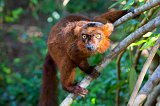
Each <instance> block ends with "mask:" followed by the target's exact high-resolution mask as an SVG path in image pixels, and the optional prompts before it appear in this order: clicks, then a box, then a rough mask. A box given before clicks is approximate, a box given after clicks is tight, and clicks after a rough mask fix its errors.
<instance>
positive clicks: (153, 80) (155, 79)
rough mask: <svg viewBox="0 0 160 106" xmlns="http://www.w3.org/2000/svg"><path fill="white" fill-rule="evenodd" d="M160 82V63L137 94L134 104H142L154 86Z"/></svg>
mask: <svg viewBox="0 0 160 106" xmlns="http://www.w3.org/2000/svg"><path fill="white" fill-rule="evenodd" d="M159 82H160V64H159V66H158V67H157V68H156V70H155V71H154V73H153V74H152V75H151V77H150V78H149V79H148V81H147V82H146V83H145V85H144V86H143V87H142V89H141V90H140V92H139V94H138V95H137V97H136V99H135V101H134V104H133V106H141V105H142V104H143V102H144V101H145V99H146V98H147V96H148V95H149V94H150V92H151V91H152V90H153V88H154V87H155V86H156V85H157V84H158V83H159Z"/></svg>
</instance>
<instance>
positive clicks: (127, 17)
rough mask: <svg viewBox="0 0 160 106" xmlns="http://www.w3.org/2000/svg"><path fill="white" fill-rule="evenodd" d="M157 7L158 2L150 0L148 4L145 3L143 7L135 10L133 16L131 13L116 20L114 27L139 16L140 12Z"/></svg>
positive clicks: (159, 2)
mask: <svg viewBox="0 0 160 106" xmlns="http://www.w3.org/2000/svg"><path fill="white" fill-rule="evenodd" d="M157 5H160V0H150V1H149V2H147V3H146V4H144V5H143V6H141V7H139V8H137V9H135V12H134V14H133V13H132V12H130V13H128V14H127V15H125V16H123V17H121V18H120V19H118V20H117V21H116V22H115V23H114V26H118V25H120V24H122V23H124V22H125V21H127V20H129V19H131V18H132V17H134V16H136V15H139V14H141V13H142V12H144V11H146V10H149V9H150V8H152V7H155V6H157Z"/></svg>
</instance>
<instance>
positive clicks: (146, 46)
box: [140, 37, 158, 50]
mask: <svg viewBox="0 0 160 106" xmlns="http://www.w3.org/2000/svg"><path fill="white" fill-rule="evenodd" d="M157 39H158V37H151V38H149V39H147V42H146V43H145V44H144V45H143V46H142V47H141V48H140V50H144V49H147V48H148V47H151V46H153V45H154V44H155V42H156V40H157Z"/></svg>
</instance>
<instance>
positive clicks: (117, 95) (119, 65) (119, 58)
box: [116, 51, 125, 106]
mask: <svg viewBox="0 0 160 106" xmlns="http://www.w3.org/2000/svg"><path fill="white" fill-rule="evenodd" d="M124 53H125V51H122V52H121V53H120V54H119V55H118V57H117V80H118V81H120V80H121V58H122V56H123V54H124ZM120 91H121V89H120V87H118V88H117V91H116V106H119V105H120V95H119V93H120Z"/></svg>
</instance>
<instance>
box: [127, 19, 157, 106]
mask: <svg viewBox="0 0 160 106" xmlns="http://www.w3.org/2000/svg"><path fill="white" fill-rule="evenodd" d="M159 17H160V16H159ZM159 46H160V37H159V38H158V40H157V42H156V44H155V46H154V47H153V48H152V50H151V52H150V55H149V57H148V58H147V60H146V62H145V64H144V65H143V68H142V70H141V73H140V75H139V77H138V80H137V82H136V85H135V87H134V90H133V92H132V95H131V97H130V100H129V102H128V106H133V103H134V100H135V98H136V95H137V93H138V91H139V88H140V86H141V84H142V81H143V79H144V76H145V74H146V72H147V69H148V67H149V66H150V64H151V61H152V59H153V57H154V55H155V54H156V52H157V50H158V48H159Z"/></svg>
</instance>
